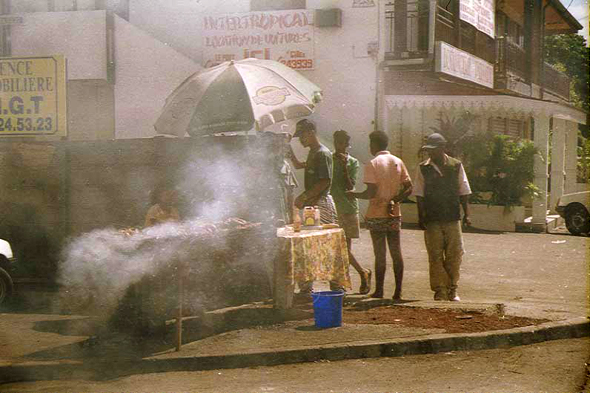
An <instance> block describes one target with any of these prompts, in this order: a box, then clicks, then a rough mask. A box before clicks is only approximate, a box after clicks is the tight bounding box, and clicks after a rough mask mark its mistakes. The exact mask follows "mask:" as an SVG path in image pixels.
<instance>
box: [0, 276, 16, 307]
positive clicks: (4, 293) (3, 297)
mask: <svg viewBox="0 0 590 393" xmlns="http://www.w3.org/2000/svg"><path fill="white" fill-rule="evenodd" d="M13 290H14V284H13V283H12V278H10V275H9V274H8V273H7V272H6V270H4V269H2V268H1V267H0V304H3V303H6V301H7V300H8V299H9V298H10V297H11V296H12V291H13Z"/></svg>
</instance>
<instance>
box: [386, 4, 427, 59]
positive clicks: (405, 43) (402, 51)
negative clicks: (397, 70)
mask: <svg viewBox="0 0 590 393" xmlns="http://www.w3.org/2000/svg"><path fill="white" fill-rule="evenodd" d="M429 6H430V3H429V1H428V0H407V1H406V0H401V1H400V0H397V1H394V2H390V3H388V4H387V5H386V7H387V8H386V11H385V23H386V29H387V30H386V31H387V32H388V35H389V37H388V48H387V51H386V52H387V53H388V58H399V59H407V58H417V57H427V56H428V17H429V14H430V13H429V10H428V8H429Z"/></svg>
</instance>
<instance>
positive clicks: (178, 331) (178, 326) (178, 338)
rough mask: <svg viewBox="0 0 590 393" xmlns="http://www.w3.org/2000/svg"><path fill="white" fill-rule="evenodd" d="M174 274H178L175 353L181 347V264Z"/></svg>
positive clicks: (182, 278)
mask: <svg viewBox="0 0 590 393" xmlns="http://www.w3.org/2000/svg"><path fill="white" fill-rule="evenodd" d="M176 274H178V307H177V309H176V310H177V314H176V352H178V351H180V347H181V346H182V303H183V302H184V288H183V284H184V269H183V264H182V263H181V262H179V263H178V265H177V269H176Z"/></svg>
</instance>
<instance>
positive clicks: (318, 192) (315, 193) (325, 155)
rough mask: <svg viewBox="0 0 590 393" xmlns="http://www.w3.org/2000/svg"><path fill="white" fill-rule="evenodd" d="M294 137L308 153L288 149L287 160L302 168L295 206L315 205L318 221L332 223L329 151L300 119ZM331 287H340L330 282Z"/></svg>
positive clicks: (304, 288)
mask: <svg viewBox="0 0 590 393" xmlns="http://www.w3.org/2000/svg"><path fill="white" fill-rule="evenodd" d="M293 137H294V138H299V142H301V145H302V146H303V147H306V148H309V154H308V155H307V160H306V161H305V162H302V161H299V160H298V159H297V157H295V154H293V151H292V150H291V151H290V154H289V155H290V158H291V162H293V166H294V167H295V168H296V169H305V175H304V178H303V183H304V187H305V191H304V192H303V193H301V194H300V195H299V196H297V198H295V202H294V203H295V206H296V207H297V208H298V209H302V208H304V207H305V206H318V207H319V209H320V222H321V223H322V224H333V223H336V207H335V206H334V200H333V199H332V195H330V187H331V186H332V165H333V162H332V152H330V150H329V149H328V148H327V147H326V146H324V145H322V144H321V143H320V141H319V139H318V136H317V133H316V127H315V124H314V123H312V122H311V121H310V120H307V119H303V120H299V121H298V122H297V125H296V126H295V133H294V134H293ZM298 285H299V290H300V293H302V294H306V293H311V292H312V288H313V282H311V281H307V282H300V283H298ZM330 288H331V289H332V290H338V289H342V288H339V287H337V286H336V285H335V283H332V282H331V283H330Z"/></svg>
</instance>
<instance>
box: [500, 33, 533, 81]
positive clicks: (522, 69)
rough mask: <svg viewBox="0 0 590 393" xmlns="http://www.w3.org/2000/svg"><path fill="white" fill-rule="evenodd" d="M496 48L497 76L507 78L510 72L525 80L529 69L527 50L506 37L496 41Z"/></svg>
mask: <svg viewBox="0 0 590 393" xmlns="http://www.w3.org/2000/svg"><path fill="white" fill-rule="evenodd" d="M496 47H497V48H498V52H497V58H496V62H495V63H496V69H495V71H496V74H497V75H500V76H505V75H506V73H507V72H510V73H512V74H514V75H517V76H519V77H520V78H522V79H523V80H525V79H526V78H527V70H528V68H529V66H528V61H527V56H526V52H525V50H524V49H523V48H521V47H520V46H518V45H516V44H514V43H512V42H510V41H509V40H507V39H506V38H505V37H499V38H497V39H496Z"/></svg>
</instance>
